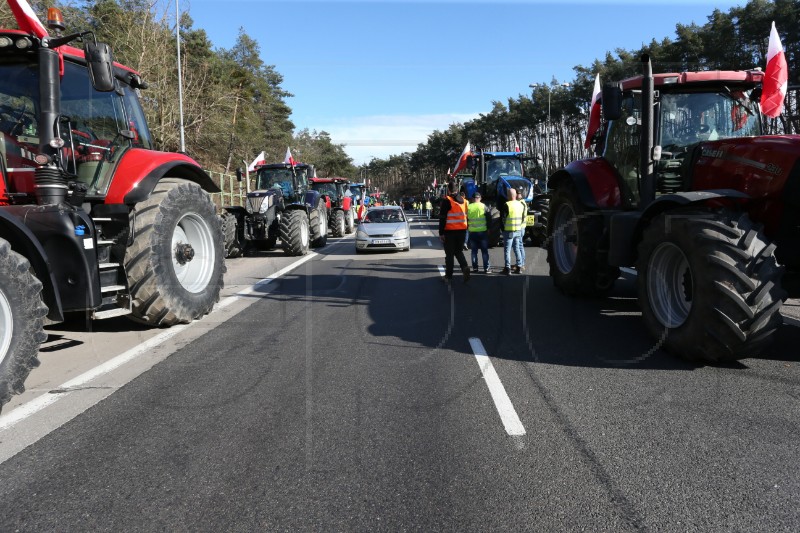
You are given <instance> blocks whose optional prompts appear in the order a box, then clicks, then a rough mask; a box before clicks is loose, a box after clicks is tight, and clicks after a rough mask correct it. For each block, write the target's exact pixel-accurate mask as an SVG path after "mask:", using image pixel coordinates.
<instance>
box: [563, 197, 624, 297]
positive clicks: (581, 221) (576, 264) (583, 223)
mask: <svg viewBox="0 0 800 533" xmlns="http://www.w3.org/2000/svg"><path fill="white" fill-rule="evenodd" d="M548 215H549V216H552V220H551V221H550V220H548V225H547V262H548V263H549V265H550V277H552V278H553V284H554V285H555V286H556V287H557V288H558V289H559V290H560V291H562V292H563V293H564V294H567V295H570V296H595V295H599V294H602V293H604V292H606V291H608V290H609V289H611V287H613V285H614V282H615V281H616V280H617V278H618V277H619V269H618V268H616V267H610V266H608V265H606V264H604V263H603V262H602V261H600V260H598V254H597V249H598V244H599V243H600V241H601V240H602V238H603V229H604V227H603V217H602V216H601V215H600V214H599V213H595V212H592V211H588V210H586V209H585V208H584V206H583V205H582V204H581V202H580V201H579V200H578V193H577V191H576V190H575V188H574V186H573V185H572V184H571V183H567V184H565V185H564V186H563V187H559V189H558V190H557V191H556V193H555V195H554V196H553V200H552V202H551V203H550V212H549V213H548Z"/></svg>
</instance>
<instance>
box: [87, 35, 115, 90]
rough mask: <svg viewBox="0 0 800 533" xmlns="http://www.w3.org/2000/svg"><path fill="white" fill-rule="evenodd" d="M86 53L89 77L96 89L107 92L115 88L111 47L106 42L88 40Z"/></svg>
mask: <svg viewBox="0 0 800 533" xmlns="http://www.w3.org/2000/svg"><path fill="white" fill-rule="evenodd" d="M84 53H85V55H86V61H87V63H88V67H89V78H90V79H91V80H92V87H94V88H95V90H97V91H100V92H103V93H107V92H111V91H113V90H114V88H115V86H116V83H115V82H114V68H113V65H114V58H113V57H112V55H111V47H110V46H109V45H108V44H106V43H96V42H93V41H89V40H87V41H86V43H85V45H84Z"/></svg>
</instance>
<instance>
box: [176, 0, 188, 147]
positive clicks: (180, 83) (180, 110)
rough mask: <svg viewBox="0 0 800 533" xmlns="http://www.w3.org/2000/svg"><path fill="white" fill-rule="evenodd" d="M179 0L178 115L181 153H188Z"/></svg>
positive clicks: (177, 12) (177, 26) (177, 35)
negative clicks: (184, 129)
mask: <svg viewBox="0 0 800 533" xmlns="http://www.w3.org/2000/svg"><path fill="white" fill-rule="evenodd" d="M178 2H179V0H175V42H176V44H177V46H178V114H179V115H180V145H181V149H180V151H181V152H183V153H186V143H185V142H184V137H183V80H182V77H183V76H182V74H181V12H180V8H179V7H178Z"/></svg>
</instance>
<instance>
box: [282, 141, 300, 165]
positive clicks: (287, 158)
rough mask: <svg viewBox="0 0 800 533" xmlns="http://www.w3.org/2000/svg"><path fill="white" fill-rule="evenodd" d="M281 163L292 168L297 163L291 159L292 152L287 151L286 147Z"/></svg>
mask: <svg viewBox="0 0 800 533" xmlns="http://www.w3.org/2000/svg"><path fill="white" fill-rule="evenodd" d="M283 162H284V163H286V164H287V165H292V166H295V165H296V164H297V162H296V161H295V160H294V157H292V151H291V150H289V147H288V146H287V147H286V156H285V157H284V158H283Z"/></svg>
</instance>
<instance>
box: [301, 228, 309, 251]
mask: <svg viewBox="0 0 800 533" xmlns="http://www.w3.org/2000/svg"><path fill="white" fill-rule="evenodd" d="M300 242H301V243H302V245H303V248H306V247H307V246H308V224H300Z"/></svg>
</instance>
